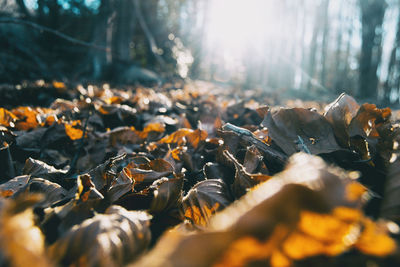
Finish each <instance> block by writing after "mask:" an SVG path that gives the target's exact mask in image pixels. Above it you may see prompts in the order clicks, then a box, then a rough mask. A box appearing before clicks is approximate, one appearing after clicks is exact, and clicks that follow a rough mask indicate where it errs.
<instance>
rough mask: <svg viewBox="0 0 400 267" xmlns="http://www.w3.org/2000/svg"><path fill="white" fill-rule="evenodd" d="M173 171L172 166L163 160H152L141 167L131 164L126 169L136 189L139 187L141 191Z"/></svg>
mask: <svg viewBox="0 0 400 267" xmlns="http://www.w3.org/2000/svg"><path fill="white" fill-rule="evenodd" d="M173 171H174V168H173V167H172V165H171V164H170V163H168V162H167V161H165V160H163V159H155V160H151V161H149V162H147V163H144V164H140V165H136V164H129V165H128V166H126V167H125V168H124V172H125V173H126V175H128V176H129V177H132V179H133V180H134V181H135V185H134V186H135V188H136V187H138V186H139V188H140V189H143V188H144V187H145V186H149V185H151V184H152V183H153V182H154V181H156V180H158V179H160V178H162V177H167V176H169V175H170V174H172V173H173Z"/></svg>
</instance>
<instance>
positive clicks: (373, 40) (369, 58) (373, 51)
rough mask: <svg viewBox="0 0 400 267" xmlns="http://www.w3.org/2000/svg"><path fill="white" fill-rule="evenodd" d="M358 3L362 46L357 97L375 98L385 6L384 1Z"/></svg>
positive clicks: (362, 1)
mask: <svg viewBox="0 0 400 267" xmlns="http://www.w3.org/2000/svg"><path fill="white" fill-rule="evenodd" d="M359 3H360V8H361V28H362V34H361V36H362V44H361V57H360V76H359V90H358V96H360V97H363V98H376V97H377V91H378V82H379V80H378V75H377V69H378V66H379V64H380V62H381V56H382V32H383V30H382V23H383V18H384V15H385V9H386V6H387V4H386V1H385V0H359Z"/></svg>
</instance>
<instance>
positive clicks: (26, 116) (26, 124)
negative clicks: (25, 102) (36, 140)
mask: <svg viewBox="0 0 400 267" xmlns="http://www.w3.org/2000/svg"><path fill="white" fill-rule="evenodd" d="M12 113H14V115H15V116H17V117H18V120H17V122H16V128H17V129H18V130H25V131H26V130H30V129H33V128H36V127H37V126H38V125H39V122H38V120H37V118H36V117H37V115H38V112H37V111H36V110H34V109H32V108H31V107H18V108H15V109H13V110H12Z"/></svg>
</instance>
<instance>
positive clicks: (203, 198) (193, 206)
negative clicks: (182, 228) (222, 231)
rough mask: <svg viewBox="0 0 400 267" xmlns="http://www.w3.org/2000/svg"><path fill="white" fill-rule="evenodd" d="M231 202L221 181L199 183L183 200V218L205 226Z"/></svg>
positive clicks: (226, 188)
mask: <svg viewBox="0 0 400 267" xmlns="http://www.w3.org/2000/svg"><path fill="white" fill-rule="evenodd" d="M232 201H233V200H232V197H231V195H230V192H229V189H228V186H227V185H226V184H225V183H224V182H223V181H222V180H219V179H209V180H205V181H201V182H198V183H197V184H196V185H195V186H193V187H192V189H190V190H189V192H188V193H187V194H186V196H185V197H184V198H183V211H184V216H185V218H186V219H189V220H190V221H191V222H192V223H194V224H197V225H202V226H206V225H207V224H208V222H209V220H210V217H211V216H212V215H213V214H214V213H216V212H217V211H220V210H223V209H224V208H225V207H227V206H228V205H229V204H230V203H231V202H232Z"/></svg>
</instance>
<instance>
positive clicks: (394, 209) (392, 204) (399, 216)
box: [380, 153, 400, 223]
mask: <svg viewBox="0 0 400 267" xmlns="http://www.w3.org/2000/svg"><path fill="white" fill-rule="evenodd" d="M392 159H393V161H392V162H391V163H390V165H389V168H388V173H387V178H386V183H385V191H384V197H383V201H382V206H381V211H380V216H382V217H384V218H387V219H390V220H394V221H395V222H397V223H400V199H399V194H400V158H399V154H398V153H393V156H392Z"/></svg>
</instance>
